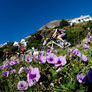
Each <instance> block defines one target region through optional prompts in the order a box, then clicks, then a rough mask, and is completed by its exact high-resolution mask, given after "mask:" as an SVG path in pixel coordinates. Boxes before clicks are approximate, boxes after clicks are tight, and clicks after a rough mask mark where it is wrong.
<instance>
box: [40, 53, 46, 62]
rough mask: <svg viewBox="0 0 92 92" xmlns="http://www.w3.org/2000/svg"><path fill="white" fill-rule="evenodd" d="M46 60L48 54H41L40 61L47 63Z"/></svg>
mask: <svg viewBox="0 0 92 92" xmlns="http://www.w3.org/2000/svg"><path fill="white" fill-rule="evenodd" d="M45 62H46V56H43V55H41V56H39V63H45Z"/></svg>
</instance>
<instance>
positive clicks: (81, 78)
mask: <svg viewBox="0 0 92 92" xmlns="http://www.w3.org/2000/svg"><path fill="white" fill-rule="evenodd" d="M84 79H85V76H84V75H83V74H78V75H77V80H78V82H79V83H83V82H84Z"/></svg>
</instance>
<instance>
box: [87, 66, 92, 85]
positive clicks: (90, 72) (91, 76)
mask: <svg viewBox="0 0 92 92" xmlns="http://www.w3.org/2000/svg"><path fill="white" fill-rule="evenodd" d="M87 79H88V81H89V82H90V83H92V66H91V67H90V69H89V72H88V75H87Z"/></svg>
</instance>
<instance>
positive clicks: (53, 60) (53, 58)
mask: <svg viewBox="0 0 92 92" xmlns="http://www.w3.org/2000/svg"><path fill="white" fill-rule="evenodd" d="M46 58H47V62H48V63H50V64H56V63H57V61H58V57H57V56H56V55H55V54H53V53H49V55H48V56H47V57H46Z"/></svg>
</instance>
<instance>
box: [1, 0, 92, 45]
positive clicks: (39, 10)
mask: <svg viewBox="0 0 92 92" xmlns="http://www.w3.org/2000/svg"><path fill="white" fill-rule="evenodd" d="M88 14H89V15H91V16H92V0H0V44H1V43H4V42H6V41H10V42H12V41H20V40H21V39H22V38H25V37H26V36H29V35H30V34H31V33H34V32H36V31H37V30H38V29H39V28H40V27H41V26H43V25H44V24H46V23H48V22H50V21H52V20H57V19H70V18H75V17H79V16H81V15H88Z"/></svg>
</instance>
